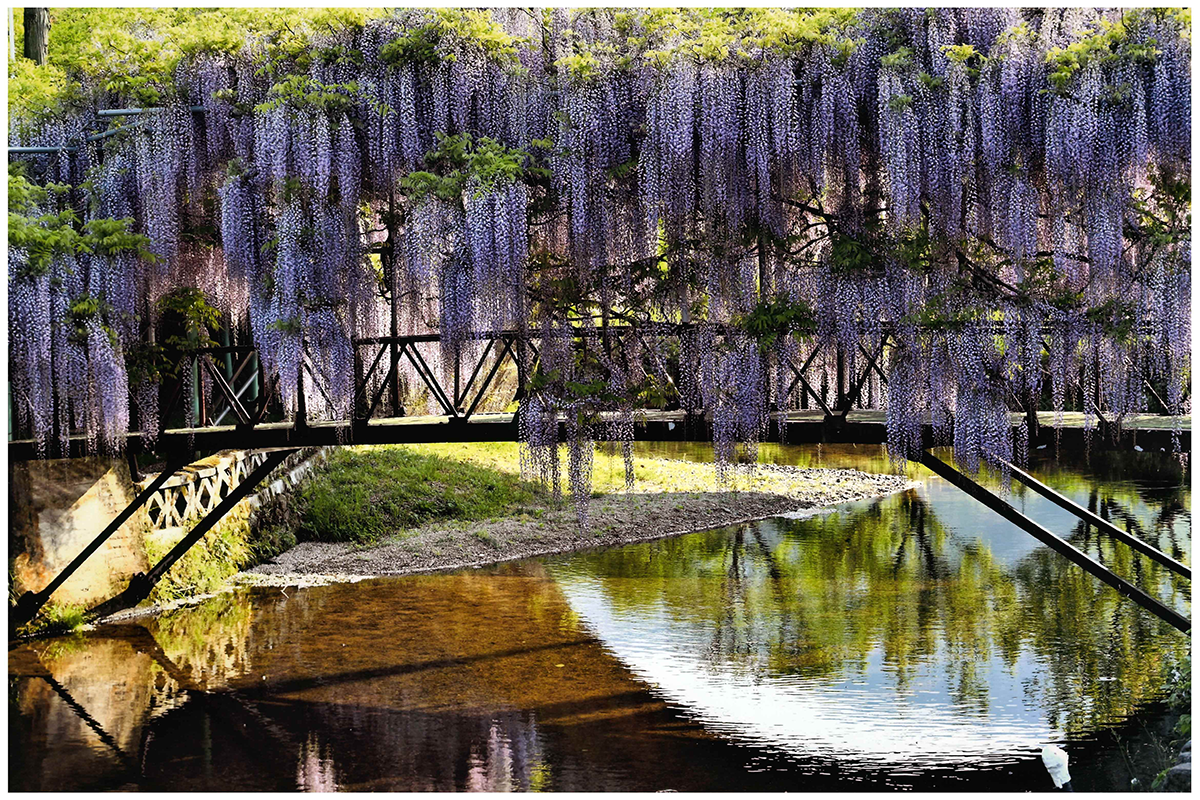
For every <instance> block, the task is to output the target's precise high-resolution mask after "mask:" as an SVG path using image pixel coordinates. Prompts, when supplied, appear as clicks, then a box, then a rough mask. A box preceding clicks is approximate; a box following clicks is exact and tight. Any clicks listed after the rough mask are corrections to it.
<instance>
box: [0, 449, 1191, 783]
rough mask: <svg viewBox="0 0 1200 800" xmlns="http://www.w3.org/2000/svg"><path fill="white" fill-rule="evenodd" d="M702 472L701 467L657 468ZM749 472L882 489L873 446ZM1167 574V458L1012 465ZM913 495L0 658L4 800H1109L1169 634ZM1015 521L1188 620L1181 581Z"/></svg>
mask: <svg viewBox="0 0 1200 800" xmlns="http://www.w3.org/2000/svg"><path fill="white" fill-rule="evenodd" d="M644 449H649V450H651V451H652V452H654V453H655V454H659V455H669V456H672V457H680V458H705V457H708V454H707V453H706V452H705V448H700V447H696V446H688V445H654V446H650V447H649V448H644ZM762 456H763V458H764V459H767V460H772V461H777V462H780V463H794V464H802V465H812V466H817V465H820V466H854V467H858V468H860V469H868V470H876V471H883V470H886V469H887V468H888V466H887V460H886V456H885V455H884V454H883V453H882V451H881V449H880V448H874V447H857V448H854V447H848V446H847V447H830V446H825V447H823V448H817V447H815V446H813V447H764V449H763V453H762ZM1034 471H1035V472H1036V474H1038V475H1039V476H1040V477H1041V478H1042V479H1043V480H1045V481H1046V482H1047V483H1049V484H1050V485H1052V486H1054V487H1055V488H1056V489H1058V490H1059V491H1061V492H1063V493H1065V494H1067V495H1068V496H1070V497H1072V499H1075V500H1076V501H1077V502H1080V503H1081V504H1083V505H1085V506H1090V507H1091V508H1093V509H1094V510H1096V511H1097V513H1100V514H1101V515H1103V516H1106V517H1108V518H1110V519H1114V520H1116V521H1117V522H1118V524H1120V525H1122V526H1127V527H1130V528H1131V529H1132V530H1134V532H1135V533H1137V534H1138V535H1141V536H1142V537H1144V538H1145V539H1147V540H1149V541H1150V542H1152V543H1154V544H1157V545H1158V546H1159V547H1161V548H1162V549H1164V550H1167V551H1168V552H1170V553H1172V554H1173V555H1175V556H1176V557H1177V558H1180V559H1181V560H1183V561H1185V562H1187V563H1190V529H1191V518H1190V493H1189V492H1188V490H1187V488H1186V486H1185V478H1186V476H1185V475H1184V474H1182V473H1181V472H1180V471H1179V469H1178V467H1177V466H1173V464H1172V462H1171V461H1170V460H1169V459H1167V458H1162V457H1157V456H1152V455H1150V454H1129V455H1127V456H1120V457H1117V456H1114V457H1110V458H1108V459H1106V460H1104V461H1103V463H1101V462H1100V461H1099V459H1095V460H1094V461H1093V463H1092V465H1091V466H1086V465H1082V466H1077V467H1072V468H1067V467H1063V466H1060V465H1056V464H1043V465H1039V466H1037V467H1036V468H1035V470H1034ZM913 474H914V475H915V476H917V477H920V478H923V479H924V480H925V482H924V484H923V485H922V486H921V487H920V488H918V489H915V490H913V491H910V492H907V493H904V494H900V495H894V496H891V497H888V498H883V499H879V500H873V501H863V502H858V503H853V504H848V505H845V506H841V507H839V508H838V509H837V510H836V511H835V512H833V513H829V514H824V515H821V516H817V517H812V518H809V519H774V520H767V521H764V522H761V523H756V524H752V525H744V526H738V527H733V528H724V529H720V530H715V531H708V532H703V533H698V534H692V535H688V536H681V537H676V538H673V539H667V540H661V541H656V542H648V543H643V544H638V545H632V546H628V547H623V548H617V549H611V550H605V551H595V552H588V553H577V554H572V555H564V556H556V557H550V558H543V559H534V560H530V561H525V562H515V563H511V564H507V565H502V566H497V567H493V568H489V569H477V570H467V571H463V572H458V573H447V574H437V575H424V576H412V577H403V578H388V579H377V580H371V581H365V582H362V583H357V584H350V585H337V586H325V587H317V588H310V589H303V590H301V589H294V588H293V589H286V590H280V589H255V590H244V591H242V592H240V593H238V594H236V595H233V596H225V597H220V598H216V599H214V600H212V601H210V602H208V603H206V604H204V605H201V606H199V607H196V608H192V609H187V610H183V611H178V612H174V613H172V614H169V615H166V616H163V617H161V618H158V619H153V620H146V621H145V622H143V623H141V624H139V625H126V626H120V627H115V628H106V629H104V630H103V631H99V632H97V633H95V634H92V635H89V636H86V637H64V638H60V639H53V640H43V641H38V642H34V643H31V644H26V645H22V646H20V647H18V648H15V649H13V650H10V654H9V664H10V666H9V774H10V778H9V784H10V789H13V790H81V789H110V788H121V787H124V788H142V789H177V790H188V789H196V790H200V789H210V790H294V789H307V790H321V789H343V790H470V789H479V790H622V791H652V790H659V789H678V790H693V791H715V790H723V791H729V790H793V791H805V790H829V789H880V788H887V787H904V788H917V789H984V790H993V791H994V790H1012V791H1025V790H1047V789H1049V788H1051V785H1050V783H1049V780H1048V777H1047V775H1046V772H1045V770H1044V769H1043V768H1042V766H1041V764H1040V761H1039V759H1038V757H1037V753H1038V751H1039V750H1040V747H1041V745H1042V744H1044V743H1045V742H1048V741H1055V742H1059V743H1061V744H1063V745H1064V746H1065V747H1066V749H1067V750H1068V752H1070V753H1071V758H1072V762H1071V763H1072V775H1073V776H1074V777H1075V786H1076V788H1077V789H1084V790H1087V789H1100V790H1105V789H1108V790H1120V789H1125V788H1128V783H1127V781H1128V777H1127V775H1124V774H1123V773H1122V772H1121V769H1120V768H1119V766H1118V765H1119V762H1120V760H1121V758H1122V756H1121V755H1120V753H1119V751H1118V750H1116V749H1114V745H1113V737H1112V736H1111V735H1109V734H1108V733H1107V732H1108V731H1110V730H1111V729H1113V728H1115V727H1120V729H1121V730H1122V732H1123V735H1125V736H1128V735H1132V734H1130V733H1129V732H1130V731H1134V732H1135V733H1136V730H1140V729H1141V728H1144V727H1146V726H1147V725H1149V726H1153V724H1154V723H1155V722H1156V720H1158V719H1159V718H1160V717H1161V716H1162V711H1161V707H1159V706H1157V705H1155V703H1154V701H1155V700H1156V699H1157V698H1158V697H1159V696H1160V695H1161V691H1162V675H1161V670H1162V665H1163V664H1164V663H1167V662H1170V661H1171V660H1172V659H1174V658H1177V657H1179V656H1181V655H1182V654H1184V653H1186V652H1187V646H1188V641H1187V638H1186V637H1185V636H1183V635H1182V634H1180V633H1178V632H1176V631H1175V630H1174V629H1173V628H1171V627H1170V626H1168V625H1167V624H1166V623H1164V622H1161V621H1160V620H1158V618H1156V617H1154V616H1153V615H1151V614H1149V613H1147V612H1144V611H1142V610H1140V609H1139V608H1138V607H1137V606H1135V605H1133V604H1132V603H1130V602H1128V601H1124V600H1121V599H1120V598H1119V597H1118V596H1117V594H1116V592H1114V591H1113V590H1112V589H1110V588H1108V587H1107V586H1105V585H1103V584H1101V583H1100V582H1099V581H1097V580H1095V579H1093V578H1091V577H1090V576H1088V575H1087V574H1086V573H1083V572H1082V571H1081V570H1079V569H1078V568H1076V567H1074V566H1073V565H1071V564H1070V563H1069V562H1067V561H1065V560H1064V559H1062V558H1060V557H1058V556H1057V555H1055V554H1053V553H1052V552H1051V551H1049V550H1048V549H1047V548H1045V547H1043V546H1041V545H1040V544H1039V543H1037V542H1036V541H1035V540H1033V539H1032V538H1031V537H1029V536H1028V535H1026V534H1024V533H1022V532H1021V531H1019V530H1018V529H1016V528H1014V527H1013V526H1011V525H1009V524H1008V523H1006V522H1004V521H1003V520H1002V519H1000V518H999V517H996V516H995V515H993V514H991V513H990V512H988V511H987V510H985V509H983V508H981V507H979V506H978V505H977V504H975V503H974V502H973V501H971V500H970V499H969V498H966V497H965V496H964V495H962V494H961V493H959V492H958V491H957V490H955V489H953V488H952V487H950V486H949V485H947V484H945V483H944V482H942V481H940V480H939V479H938V478H936V477H932V476H929V475H928V474H927V473H926V474H924V475H919V474H918V473H916V472H915V471H914V473H913ZM1012 502H1013V503H1014V504H1016V505H1017V506H1018V507H1023V508H1024V509H1025V511H1026V512H1027V513H1029V514H1030V515H1031V516H1034V517H1035V518H1036V519H1038V520H1039V521H1041V522H1042V523H1043V524H1044V525H1046V526H1047V527H1049V528H1051V530H1054V531H1055V532H1056V533H1058V534H1060V535H1063V536H1068V537H1070V538H1071V540H1072V541H1073V542H1074V543H1075V544H1076V545H1077V546H1079V547H1081V548H1084V549H1086V550H1087V551H1088V552H1089V553H1091V554H1092V555H1093V556H1095V557H1098V558H1100V559H1102V560H1103V561H1104V563H1106V564H1107V565H1108V566H1109V567H1110V568H1112V569H1113V570H1114V571H1116V572H1118V573H1119V574H1121V575H1123V576H1125V577H1127V578H1129V579H1131V580H1134V581H1135V582H1136V583H1137V584H1138V585H1139V586H1141V587H1142V588H1143V589H1146V590H1147V591H1150V592H1151V593H1153V594H1155V595H1156V596H1157V597H1159V598H1160V599H1162V600H1163V601H1164V602H1168V603H1170V604H1171V605H1173V606H1174V607H1176V608H1178V609H1180V610H1181V611H1183V612H1184V613H1190V606H1189V603H1188V598H1189V593H1188V585H1187V583H1186V582H1184V581H1180V580H1178V579H1176V578H1174V576H1172V575H1171V574H1170V573H1169V572H1167V571H1166V570H1165V569H1163V568H1160V567H1159V566H1158V565H1156V564H1154V563H1153V562H1150V561H1148V560H1146V559H1144V558H1142V557H1141V556H1138V555H1136V554H1133V553H1131V552H1130V551H1128V550H1127V549H1126V548H1124V547H1122V546H1119V545H1116V546H1114V545H1113V544H1111V543H1110V542H1108V541H1107V540H1106V539H1104V538H1102V537H1100V536H1098V535H1097V533H1096V532H1095V531H1094V530H1092V531H1089V530H1087V529H1086V528H1085V527H1084V526H1082V525H1079V524H1077V521H1076V520H1075V518H1074V517H1071V516H1070V515H1069V514H1067V513H1066V512H1064V511H1061V510H1060V509H1058V508H1057V507H1056V506H1053V505H1052V504H1050V503H1049V502H1048V501H1043V500H1042V499H1041V498H1040V497H1037V496H1035V495H1025V494H1022V493H1020V492H1019V491H1018V490H1017V489H1014V494H1013V496H1012Z"/></svg>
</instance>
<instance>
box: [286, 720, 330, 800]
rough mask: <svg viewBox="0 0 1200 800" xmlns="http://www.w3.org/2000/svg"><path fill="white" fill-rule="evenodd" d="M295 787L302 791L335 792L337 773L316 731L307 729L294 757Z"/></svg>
mask: <svg viewBox="0 0 1200 800" xmlns="http://www.w3.org/2000/svg"><path fill="white" fill-rule="evenodd" d="M296 788H297V789H299V790H300V791H302V792H336V791H337V790H338V782H337V775H336V774H335V773H334V767H333V759H332V758H331V757H330V756H329V755H328V749H327V748H325V747H322V746H321V742H320V740H319V739H318V737H317V733H316V731H309V734H308V738H307V739H305V740H304V744H303V745H301V747H300V754H299V756H298V758H297V759H296Z"/></svg>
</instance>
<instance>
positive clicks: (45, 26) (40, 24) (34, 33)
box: [25, 8, 50, 64]
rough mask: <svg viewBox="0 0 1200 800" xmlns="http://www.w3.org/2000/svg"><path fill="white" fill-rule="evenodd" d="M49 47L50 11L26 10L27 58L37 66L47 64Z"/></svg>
mask: <svg viewBox="0 0 1200 800" xmlns="http://www.w3.org/2000/svg"><path fill="white" fill-rule="evenodd" d="M49 45H50V9H48V8H27V9H25V57H26V58H29V59H32V60H33V62H34V63H35V64H45V63H46V53H47V51H48V50H49Z"/></svg>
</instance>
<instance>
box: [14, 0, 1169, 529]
mask: <svg viewBox="0 0 1200 800" xmlns="http://www.w3.org/2000/svg"><path fill="white" fill-rule="evenodd" d="M1188 26H1189V23H1188V21H1187V19H1186V18H1184V17H1183V16H1182V15H1180V14H1178V13H1175V12H1172V11H1168V10H1157V9H1142V10H1133V11H1128V10H1127V11H1094V10H1082V9H1044V10H1043V9H962V8H956V9H915V8H913V9H899V10H883V9H873V10H865V11H860V12H843V11H781V10H771V11H712V12H704V11H697V10H691V11H687V10H671V9H662V10H655V11H646V12H637V11H630V10H604V9H599V10H579V11H567V10H562V9H550V10H545V11H530V10H527V9H497V10H493V11H492V12H487V11H456V10H403V11H396V12H392V13H389V14H387V15H386V16H382V17H377V18H373V19H369V20H367V21H366V22H364V23H362V24H357V25H346V26H343V27H342V28H340V29H337V28H334V27H326V28H323V29H320V30H314V31H312V32H311V33H310V34H309V38H308V40H307V41H306V43H305V45H304V46H303V47H291V48H285V47H281V46H279V44H278V42H277V41H276V40H275V39H272V38H271V37H270V36H269V35H265V34H254V35H250V34H247V37H246V39H245V41H244V42H243V43H242V44H241V45H240V46H238V47H234V48H225V49H220V48H216V49H202V50H200V51H198V52H196V53H194V54H192V55H190V56H188V57H186V58H183V59H182V60H181V61H180V62H179V64H178V66H177V68H176V69H175V71H174V74H173V75H172V76H171V78H170V79H169V80H165V81H164V82H163V85H161V86H158V87H157V89H158V91H159V93H160V94H161V96H162V98H164V101H163V102H162V104H161V107H160V108H157V109H154V110H147V111H146V112H145V113H143V114H142V115H141V116H140V117H139V118H138V119H137V120H136V121H131V122H130V123H128V124H127V126H126V127H125V129H124V130H122V131H120V132H118V133H117V135H113V136H108V137H105V138H102V139H98V140H94V141H87V140H85V136H86V134H87V133H88V132H90V131H94V130H97V129H99V127H100V118H98V117H97V115H96V112H97V110H98V109H99V108H102V107H105V106H106V105H120V104H121V103H122V102H128V101H127V98H123V97H121V96H116V95H115V94H114V90H113V89H112V88H111V84H108V85H100V84H96V85H87V84H85V85H83V86H82V88H83V90H84V96H85V97H87V98H89V99H88V102H85V103H83V104H82V106H78V105H77V106H76V107H75V109H74V110H72V111H70V112H67V111H64V112H63V113H61V114H59V115H57V116H56V117H54V118H53V119H52V120H49V121H46V122H45V123H44V124H38V125H33V124H31V123H30V121H29V120H22V119H20V118H16V119H14V121H13V124H12V128H11V130H10V143H11V144H14V145H23V146H27V147H28V146H32V147H58V146H63V147H69V148H71V149H67V150H62V151H59V152H57V153H45V154H34V155H28V156H22V157H21V159H20V161H22V162H23V166H22V167H21V170H23V172H21V174H20V176H18V177H17V178H15V179H16V180H21V181H26V184H25V185H26V186H28V187H34V189H36V186H38V185H40V186H41V187H49V189H50V191H46V189H45V188H43V189H40V190H36V191H35V190H34V189H30V190H28V191H26V190H25V189H23V188H22V191H20V192H18V193H17V194H18V195H19V197H20V198H24V199H21V200H20V201H19V202H18V204H17V205H16V206H13V205H11V204H10V251H9V265H10V266H9V286H10V303H9V321H10V331H11V338H10V342H11V344H10V359H11V364H12V376H13V399H14V404H13V405H14V410H15V415H16V420H17V423H18V426H19V427H20V428H21V429H23V430H26V431H28V432H29V435H30V436H32V438H33V439H34V440H35V441H36V443H37V447H38V451H39V452H40V453H43V454H45V455H55V454H58V453H62V452H64V451H65V448H66V442H67V437H69V436H70V435H72V434H73V433H76V432H83V433H84V434H85V435H86V439H87V444H88V446H89V447H90V448H91V449H93V450H97V451H115V450H117V449H119V448H120V447H121V442H122V439H123V436H124V435H125V434H126V433H127V432H128V431H129V430H130V428H131V427H132V428H135V429H141V430H143V432H144V433H145V434H146V435H147V437H148V438H153V436H154V435H155V434H156V433H157V431H158V428H159V427H160V425H161V424H162V423H163V421H162V420H159V419H158V393H157V389H156V388H155V387H156V386H157V383H156V382H157V381H159V380H160V379H161V369H157V368H153V365H154V363H157V362H154V359H153V358H150V359H149V360H147V353H148V352H149V353H150V354H151V355H154V354H155V353H157V352H158V350H155V348H158V349H159V350H161V347H162V345H161V341H162V339H163V337H164V336H165V335H166V334H167V333H168V331H167V330H166V327H164V326H166V325H167V321H166V320H165V318H164V317H163V316H162V314H161V313H159V312H158V309H160V307H161V306H160V300H161V298H163V297H164V296H166V295H167V294H168V293H170V292H172V291H174V290H177V289H178V288H179V287H181V286H182V287H192V288H195V289H197V290H199V291H201V292H202V293H203V295H204V296H205V297H206V298H207V301H206V302H208V303H211V304H212V305H213V306H214V307H215V308H216V309H217V310H219V311H220V312H221V314H222V315H223V318H224V322H223V323H222V324H224V325H225V326H227V327H228V328H229V329H230V330H232V331H234V335H235V338H236V339H237V340H238V341H239V342H240V343H243V344H245V343H252V344H254V345H255V346H256V347H257V350H258V353H259V354H260V357H261V358H262V360H263V364H264V366H265V369H266V372H267V374H268V375H269V376H270V380H271V381H272V383H273V385H274V386H276V387H277V389H276V390H277V393H278V398H279V403H280V408H281V411H282V412H283V413H284V414H285V415H288V416H294V415H297V414H299V413H303V414H305V415H306V416H307V417H309V418H340V419H344V418H346V417H347V416H349V415H350V414H351V413H353V409H352V405H353V395H354V389H355V387H354V370H355V366H354V359H355V353H354V340H355V339H358V338H363V337H378V336H386V335H389V334H390V333H393V332H397V331H399V332H407V333H417V332H435V333H438V334H440V337H441V358H440V359H435V361H440V363H441V364H442V368H447V367H446V365H447V364H449V363H451V361H452V360H453V359H454V358H456V357H457V356H458V354H460V353H461V352H462V349H463V348H469V347H471V346H472V344H471V343H472V342H473V341H475V340H476V339H477V338H478V337H480V336H483V335H486V334H488V333H490V332H497V331H516V332H517V333H518V335H519V337H520V338H521V339H522V342H532V341H539V342H541V345H540V350H539V351H538V355H537V357H536V358H534V356H532V355H531V350H530V349H529V348H526V347H525V346H521V347H520V348H518V350H519V353H520V356H519V358H520V360H521V362H522V369H523V371H524V373H525V374H527V375H529V376H531V380H530V382H529V386H528V390H527V392H526V394H525V396H524V398H523V400H522V404H521V412H520V422H521V438H522V441H523V442H524V443H525V445H526V448H527V450H526V465H527V467H528V468H529V469H530V470H531V471H532V472H533V473H536V474H538V475H539V476H541V477H542V478H544V479H545V480H547V481H548V482H550V483H552V484H553V485H554V487H555V490H556V491H557V490H558V487H559V480H560V470H561V468H560V465H559V451H558V448H559V445H560V442H562V441H563V439H564V437H565V440H566V442H567V443H568V444H569V446H570V454H569V457H568V477H569V484H570V488H571V491H572V492H573V493H574V494H575V496H576V497H577V498H586V496H587V495H588V488H589V486H590V464H591V453H592V448H593V443H594V442H595V441H596V440H597V439H601V438H614V437H615V438H617V439H621V440H624V441H626V442H628V441H629V440H630V439H632V410H633V409H634V408H639V407H646V406H660V407H676V408H683V409H685V410H688V411H692V412H695V413H697V414H706V415H708V418H709V419H710V422H711V426H712V432H713V437H714V441H715V449H716V453H717V457H718V460H719V461H720V462H721V463H722V464H724V463H728V462H730V461H732V460H733V459H735V458H736V457H737V456H736V455H735V447H734V446H735V443H742V444H743V445H745V446H746V447H748V448H750V450H752V449H753V446H754V443H755V442H757V441H759V439H760V437H762V436H763V435H764V434H765V432H766V430H767V427H768V425H769V423H770V419H771V416H772V414H775V413H777V412H780V411H786V410H787V409H788V408H795V407H797V406H798V405H801V404H804V405H805V406H807V405H809V404H814V405H827V404H829V403H832V402H836V399H837V397H836V392H835V389H834V387H836V386H840V385H841V380H842V378H843V377H844V375H845V374H846V372H847V371H848V372H849V374H855V371H856V370H857V371H861V370H862V368H863V367H864V366H865V367H867V374H868V375H869V380H867V381H864V383H863V384H862V385H861V386H859V387H858V388H857V390H856V396H855V397H853V398H852V401H853V402H854V403H856V404H857V405H860V406H864V405H870V406H873V407H876V408H885V409H886V410H887V427H888V437H889V444H890V447H891V452H892V454H893V456H894V457H895V458H897V459H905V458H910V457H914V456H915V455H916V453H917V451H919V449H920V448H921V446H922V445H923V444H926V443H927V439H926V438H925V436H924V429H925V426H926V425H931V426H932V431H933V437H934V441H938V442H944V443H949V444H953V446H954V448H955V457H956V459H957V460H958V462H959V463H960V464H962V465H964V466H966V467H967V468H975V467H977V466H978V464H979V463H980V462H981V461H982V462H998V461H1002V460H1003V461H1007V460H1010V459H1013V458H1016V459H1018V460H1019V459H1020V458H1022V457H1023V450H1024V448H1025V447H1027V446H1028V442H1027V441H1026V440H1025V439H1024V438H1022V437H1024V435H1025V434H1024V432H1022V431H1020V430H1019V429H1017V430H1016V431H1014V428H1013V426H1012V425H1011V424H1010V422H1009V417H1008V415H1009V414H1010V413H1011V412H1013V411H1028V410H1030V409H1037V408H1041V407H1043V406H1049V407H1050V408H1052V409H1054V410H1055V411H1056V412H1058V415H1059V417H1060V418H1061V415H1062V413H1063V411H1064V409H1066V408H1067V407H1068V406H1073V407H1077V408H1080V409H1081V410H1083V411H1084V412H1085V413H1087V414H1088V415H1089V418H1091V415H1097V417H1100V416H1102V417H1104V418H1105V419H1106V421H1108V422H1112V423H1115V424H1116V425H1118V426H1119V424H1120V422H1121V420H1122V419H1124V418H1125V417H1126V416H1127V415H1128V414H1130V413H1133V412H1136V411H1139V410H1144V409H1149V408H1155V409H1157V410H1160V411H1163V412H1166V413H1170V414H1174V415H1180V414H1184V413H1187V411H1188V410H1189V409H1190V401H1189V399H1188V397H1187V394H1186V385H1187V376H1188V374H1189V370H1190V348H1189V344H1188V343H1189V340H1190V329H1189V314H1190V304H1189V298H1190V228H1189V223H1188V218H1189V212H1190V196H1189V195H1188V183H1189V180H1190V164H1191V153H1190V103H1191V96H1190V86H1191V76H1190V58H1189V48H1190V32H1189V30H1188ZM10 174H16V173H12V172H11V171H10ZM25 176H27V177H28V179H29V180H27V179H26V177H25ZM12 180H14V178H11V177H10V187H11V186H12V183H11V182H12ZM18 188H21V187H18ZM31 192H32V193H31ZM10 195H12V191H11V190H10ZM14 214H15V215H16V218H17V222H18V223H19V224H15V223H14V222H13V219H14V216H13V215H14ZM118 221H119V222H118ZM106 225H107V226H109V227H108V228H107V229H106V228H105V226H106ZM87 226H91V227H90V228H89V227H87ZM113 226H116V227H113ZM85 231H86V232H87V235H89V236H91V237H92V238H91V239H90V240H88V241H87V242H85V241H84V240H83V239H82V238H78V237H79V235H80V234H82V233H83V232H85ZM70 232H73V234H72V233H70ZM71 235H75V236H76V237H77V239H78V240H77V241H66V240H67V239H70V237H71ZM105 235H108V236H110V237H113V236H115V237H116V239H114V240H113V241H114V242H116V244H112V242H110V245H107V246H106V245H103V244H99V245H98V244H97V242H98V241H100V239H102V238H103V237H104V236H105ZM129 237H133V238H129ZM60 240H61V241H60ZM679 325H683V326H685V327H684V328H682V329H681V328H678V327H672V326H679ZM44 331H51V332H52V333H51V335H50V336H45V335H42V332H44ZM835 354H836V357H835ZM800 362H805V363H808V362H811V363H810V364H809V366H810V369H809V370H808V372H807V375H808V378H807V379H806V380H805V381H803V382H800V381H797V380H795V379H794V370H793V369H791V367H792V366H794V365H795V364H797V363H800ZM148 364H149V365H150V367H149V368H148V367H147V365H148ZM872 369H873V371H872ZM189 380H190V378H189ZM1089 381H1090V384H1089ZM1089 385H1099V386H1100V387H1102V391H1100V392H1099V393H1095V392H1092V391H1091V389H1090V388H1088V387H1089ZM131 397H132V398H133V404H132V406H131V405H130V398H131ZM626 450H627V461H628V462H629V469H630V475H632V461H631V458H629V457H628V453H629V451H628V448H626ZM743 457H748V456H747V454H743ZM580 509H581V510H580V523H581V525H586V519H587V518H586V506H585V505H581V506H580Z"/></svg>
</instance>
